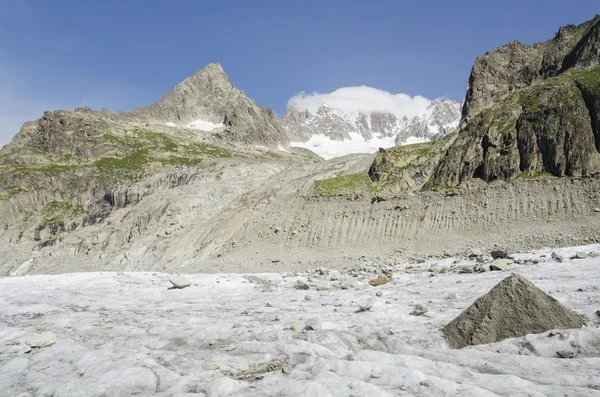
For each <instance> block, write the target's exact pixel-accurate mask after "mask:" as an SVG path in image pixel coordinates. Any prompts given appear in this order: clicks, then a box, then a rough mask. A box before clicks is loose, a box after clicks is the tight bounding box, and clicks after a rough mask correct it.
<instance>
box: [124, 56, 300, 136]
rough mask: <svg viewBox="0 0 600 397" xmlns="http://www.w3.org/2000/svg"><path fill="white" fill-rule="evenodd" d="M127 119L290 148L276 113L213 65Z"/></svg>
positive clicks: (127, 114)
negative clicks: (256, 101)
mask: <svg viewBox="0 0 600 397" xmlns="http://www.w3.org/2000/svg"><path fill="white" fill-rule="evenodd" d="M119 116H120V117H121V118H125V119H132V118H133V119H142V120H145V121H147V122H153V123H161V124H168V125H172V126H180V127H188V128H195V129H199V130H204V131H217V132H221V131H222V132H223V134H226V135H230V136H232V137H233V138H234V139H235V140H237V141H242V142H245V143H258V144H261V145H264V146H269V147H277V146H289V141H288V138H287V136H286V135H285V133H284V132H283V130H282V128H281V126H280V125H279V122H278V121H277V119H276V117H275V113H274V112H273V111H272V110H270V109H265V108H263V107H261V106H259V105H257V104H256V103H255V102H254V101H253V100H251V99H250V98H248V97H247V96H246V95H245V94H244V93H243V92H242V91H240V90H238V89H237V88H236V87H235V85H234V84H233V83H232V82H231V80H230V79H229V77H228V76H227V74H226V73H225V71H224V70H223V67H222V66H221V65H220V64H218V63H211V64H209V65H207V66H206V67H204V68H203V69H200V70H198V71H197V72H196V73H194V74H193V75H192V76H190V77H188V78H187V79H185V80H184V81H182V82H181V83H179V84H177V85H176V86H175V88H174V89H173V90H172V91H171V92H169V93H168V94H167V95H163V98H162V99H161V100H160V101H159V102H157V103H155V104H153V105H150V106H146V107H143V108H135V109H134V110H133V112H131V113H120V114H119Z"/></svg>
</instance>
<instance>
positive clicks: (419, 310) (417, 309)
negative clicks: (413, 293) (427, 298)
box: [411, 304, 427, 316]
mask: <svg viewBox="0 0 600 397" xmlns="http://www.w3.org/2000/svg"><path fill="white" fill-rule="evenodd" d="M425 313H427V308H426V307H425V306H423V305H421V304H417V305H415V306H414V308H413V311H412V313H411V314H412V315H413V316H423V315H425Z"/></svg>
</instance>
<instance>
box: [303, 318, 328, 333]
mask: <svg viewBox="0 0 600 397" xmlns="http://www.w3.org/2000/svg"><path fill="white" fill-rule="evenodd" d="M304 323H305V324H306V327H307V328H308V329H309V330H313V331H319V330H321V329H323V320H321V319H320V318H319V317H311V318H309V319H308V320H306V321H305V322H304Z"/></svg>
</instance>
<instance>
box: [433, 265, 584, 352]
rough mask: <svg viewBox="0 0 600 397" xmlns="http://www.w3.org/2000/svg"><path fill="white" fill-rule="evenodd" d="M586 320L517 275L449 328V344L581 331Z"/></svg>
mask: <svg viewBox="0 0 600 397" xmlns="http://www.w3.org/2000/svg"><path fill="white" fill-rule="evenodd" d="M583 325H584V322H583V318H582V317H581V316H580V315H578V314H577V313H574V312H572V311H571V310H569V309H567V308H566V307H564V306H563V305H561V304H560V303H559V302H558V301H556V299H554V298H553V297H551V296H550V295H548V294H546V293H545V292H543V291H542V290H540V289H538V288H537V287H536V286H535V285H533V284H532V283H531V282H529V281H528V280H527V279H525V278H523V277H522V276H520V275H518V274H513V275H511V276H509V277H507V278H505V279H504V280H502V281H501V282H500V283H498V284H497V285H496V286H495V287H494V288H492V289H491V290H490V292H488V293H487V294H485V295H483V296H482V297H480V298H479V299H477V300H476V301H475V302H474V303H473V304H472V305H471V306H469V307H468V308H467V309H466V310H465V311H463V312H462V314H461V315H460V316H458V317H457V318H455V319H454V320H452V321H451V322H450V323H449V324H448V325H446V326H445V327H444V328H443V329H442V332H443V333H444V335H445V337H446V340H447V342H448V345H450V346H451V347H452V348H456V349H458V348H462V347H465V346H470V345H479V344H486V343H494V342H498V341H501V340H503V339H507V338H516V337H519V336H524V335H527V334H538V333H541V332H544V331H548V330H551V329H555V328H581V327H582V326H583Z"/></svg>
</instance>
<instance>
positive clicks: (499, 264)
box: [490, 259, 514, 271]
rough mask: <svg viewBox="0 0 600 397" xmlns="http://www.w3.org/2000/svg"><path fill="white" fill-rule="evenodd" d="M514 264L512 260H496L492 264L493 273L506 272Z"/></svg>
mask: <svg viewBox="0 0 600 397" xmlns="http://www.w3.org/2000/svg"><path fill="white" fill-rule="evenodd" d="M513 263H514V262H513V261H512V260H510V259H495V260H494V261H492V263H490V270H491V271H504V270H506V269H508V267H509V266H510V265H511V264H513Z"/></svg>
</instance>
